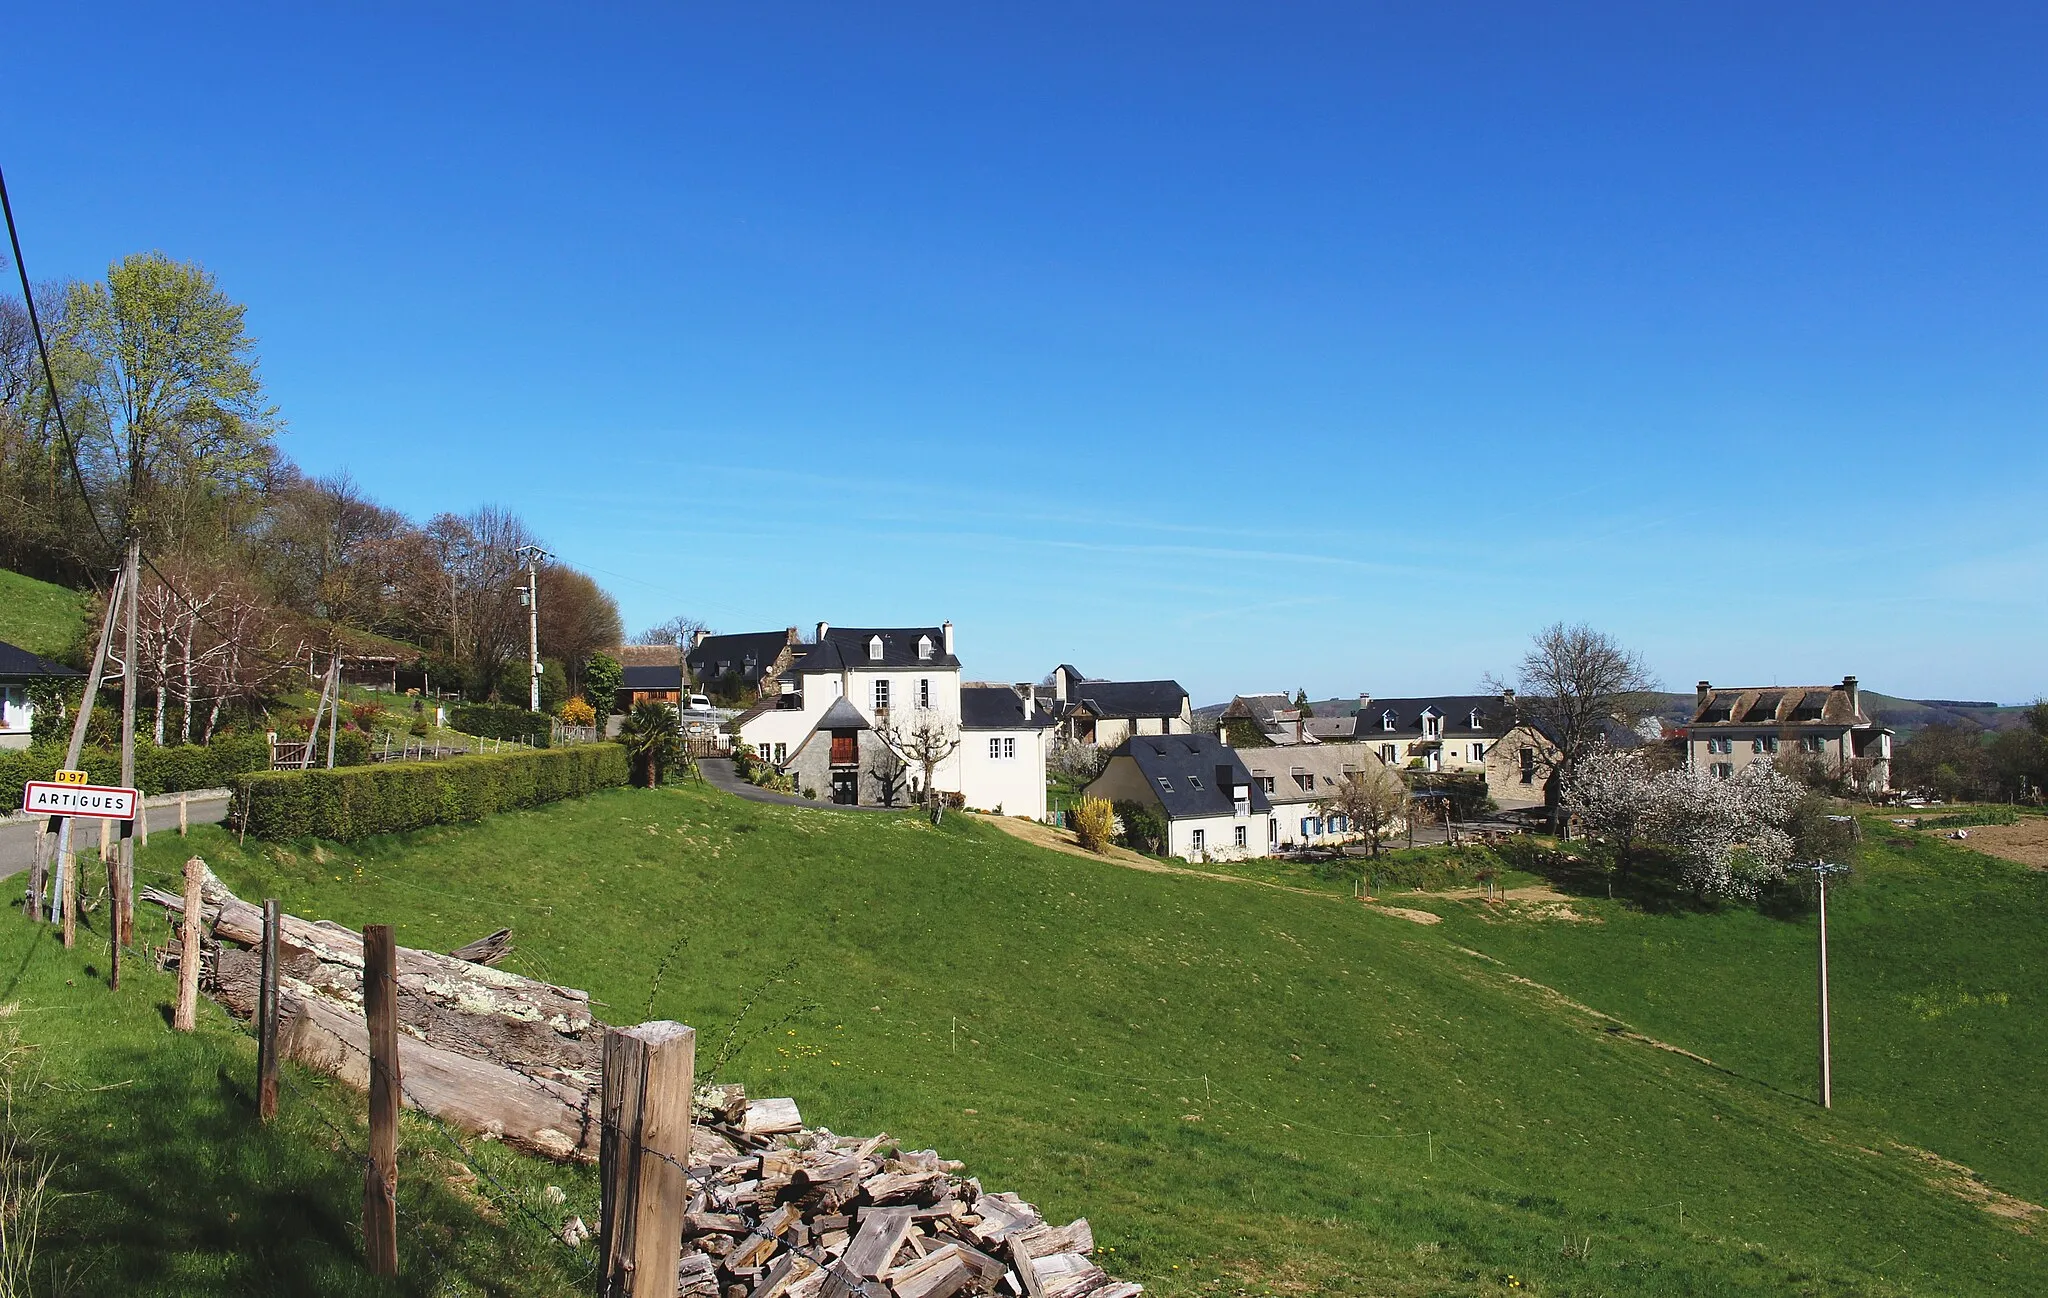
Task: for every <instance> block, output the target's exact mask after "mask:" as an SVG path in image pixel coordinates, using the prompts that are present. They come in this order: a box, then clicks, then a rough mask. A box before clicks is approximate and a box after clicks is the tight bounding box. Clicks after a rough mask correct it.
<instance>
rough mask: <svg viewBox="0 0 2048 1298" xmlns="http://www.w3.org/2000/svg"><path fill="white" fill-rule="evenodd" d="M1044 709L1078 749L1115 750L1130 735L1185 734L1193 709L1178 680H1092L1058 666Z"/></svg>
mask: <svg viewBox="0 0 2048 1298" xmlns="http://www.w3.org/2000/svg"><path fill="white" fill-rule="evenodd" d="M1042 702H1044V703H1045V705H1046V706H1047V709H1048V710H1049V711H1051V712H1052V713H1053V714H1054V716H1055V717H1056V718H1057V719H1058V722H1059V730H1060V733H1061V734H1063V735H1064V736H1066V737H1067V738H1068V739H1071V740H1073V741H1075V742H1076V743H1082V744H1095V745H1097V746H1099V747H1102V748H1114V747H1116V746H1117V745H1118V744H1121V743H1123V741H1124V740H1126V739H1129V738H1130V737H1131V736H1133V735H1184V734H1187V733H1188V732H1189V731H1191V730H1193V729H1194V728H1195V718H1194V709H1193V708H1192V707H1191V706H1190V704H1189V701H1188V692H1187V691H1186V690H1184V689H1182V688H1181V686H1180V682H1179V681H1170V680H1164V681H1104V680H1090V679H1089V678H1088V677H1086V676H1083V675H1082V674H1081V673H1080V671H1079V669H1077V668H1075V667H1073V666H1072V665H1071V664H1068V663H1061V664H1060V665H1059V666H1058V667H1055V668H1054V669H1053V673H1052V690H1051V697H1050V698H1049V699H1043V700H1042Z"/></svg>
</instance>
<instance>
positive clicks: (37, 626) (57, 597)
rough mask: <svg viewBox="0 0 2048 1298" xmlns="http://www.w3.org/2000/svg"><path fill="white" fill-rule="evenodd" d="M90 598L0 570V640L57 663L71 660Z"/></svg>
mask: <svg viewBox="0 0 2048 1298" xmlns="http://www.w3.org/2000/svg"><path fill="white" fill-rule="evenodd" d="M90 602H91V597H90V596H88V595H87V594H86V593H85V592H84V591H77V590H71V589H69V588H67V587H64V586H52V585H51V584H50V583H49V582H46V581H37V580H36V579H35V578H33V577H24V576H22V575H21V574H20V573H18V572H9V571H7V570H6V569H5V568H0V640H4V641H6V642H7V643H8V644H11V645H17V646H19V647H20V648H23V649H26V650H28V651H29V652H30V653H33V654H41V655H42V656H43V657H45V658H55V659H58V660H60V661H62V660H65V659H68V658H70V657H72V656H73V650H74V649H75V648H76V647H77V644H78V638H79V636H80V635H81V634H82V633H83V632H84V631H85V618H86V610H87V606H88V605H89V603H90Z"/></svg>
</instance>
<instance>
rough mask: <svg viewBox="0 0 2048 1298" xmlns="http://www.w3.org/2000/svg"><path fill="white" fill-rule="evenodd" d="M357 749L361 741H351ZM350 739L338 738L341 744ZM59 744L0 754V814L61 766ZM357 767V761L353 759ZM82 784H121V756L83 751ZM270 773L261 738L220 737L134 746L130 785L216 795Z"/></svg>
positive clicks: (115, 750) (112, 751)
mask: <svg viewBox="0 0 2048 1298" xmlns="http://www.w3.org/2000/svg"><path fill="white" fill-rule="evenodd" d="M353 737H354V738H355V739H357V740H358V743H359V744H360V741H361V738H362V737H361V736H360V735H358V736H353ZM348 738H350V736H346V735H345V736H343V739H344V740H346V739H348ZM64 747H65V746H64V745H63V744H36V745H34V746H33V747H30V748H17V749H6V750H0V810H4V811H19V810H21V786H22V785H24V784H26V783H28V782H29V781H30V780H47V779H49V778H50V777H52V776H53V775H55V774H56V773H57V771H58V768H60V767H62V766H63V765H64ZM345 747H346V744H345V743H344V744H340V745H337V746H336V760H341V759H342V758H343V757H344V756H345V755H346V754H345V753H344V752H343V751H342V750H343V749H344V748H345ZM357 760H358V761H360V760H362V758H361V757H360V756H358V757H357ZM79 766H80V767H82V768H83V769H84V771H85V773H86V778H87V779H89V780H91V781H92V782H93V783H94V784H119V783H120V782H121V750H120V749H118V748H107V747H102V746H99V745H88V746H87V747H86V749H85V751H84V753H83V755H82V757H81V759H80V761H79ZM269 768H270V744H269V743H268V741H266V740H265V739H264V738H263V736H262V735H223V736H221V737H220V738H218V739H216V740H214V741H213V742H212V743H210V744H178V745H174V746H170V747H165V748H158V747H157V746H156V745H155V744H152V743H147V742H138V743H137V744H136V745H135V783H136V784H137V785H138V786H140V787H141V789H142V791H143V793H145V794H158V793H182V792H184V791H185V790H188V789H218V788H224V787H226V786H228V785H232V784H233V783H234V782H235V779H236V777H237V776H241V775H245V774H247V773H249V772H251V771H263V770H268V769H269Z"/></svg>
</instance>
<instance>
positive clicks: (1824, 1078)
mask: <svg viewBox="0 0 2048 1298" xmlns="http://www.w3.org/2000/svg"><path fill="white" fill-rule="evenodd" d="M1792 868H1793V869H1795V870H1811V871H1812V872H1813V881H1814V883H1815V884H1816V885H1817V886H1818V887H1819V888H1820V1107H1822V1108H1823V1109H1832V1108H1834V1107H1835V1076H1834V1063H1833V1061H1832V1059H1831V1058H1830V1051H1829V1048H1828V876H1829V875H1831V874H1847V873H1848V872H1849V867H1848V866H1846V865H1836V864H1834V863H1833V862H1830V861H1814V862H1812V863H1810V864H1807V865H1795V866H1793V867H1792Z"/></svg>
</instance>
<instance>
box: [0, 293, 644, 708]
mask: <svg viewBox="0 0 2048 1298" xmlns="http://www.w3.org/2000/svg"><path fill="white" fill-rule="evenodd" d="M36 305H37V310H38V313H39V314H40V316H41V319H42V324H43V332H44V337H45V339H46V341H47V344H48V348H49V370H48V373H47V374H46V371H45V369H44V365H43V360H42V357H41V355H40V354H39V353H38V350H37V347H36V342H35V337H34V332H33V330H32V329H31V324H30V319H29V315H28V312H27V310H26V308H25V305H24V304H23V303H21V302H18V301H14V300H11V299H9V300H4V301H0V566H4V567H7V568H10V569H13V570H15V571H17V572H22V573H26V574H29V575H31V576H35V577H39V578H41V579H43V580H46V581H54V582H58V583H61V584H64V585H69V586H72V587H76V588H93V589H96V590H99V591H101V592H104V590H105V589H106V586H107V580H108V574H109V572H110V571H111V570H112V569H113V568H114V567H116V566H117V565H118V563H119V550H120V547H121V545H122V543H123V541H124V539H125V538H126V537H128V536H129V535H131V534H132V535H134V536H137V537H139V538H140V539H141V542H142V547H143V553H144V555H145V556H147V557H148V559H149V561H150V565H151V566H150V567H149V568H146V569H145V571H144V574H143V581H142V584H141V586H140V593H139V599H140V603H141V606H142V607H141V615H140V617H139V618H138V627H139V629H140V632H141V653H140V655H139V656H140V658H141V659H142V661H141V664H140V671H141V679H142V682H143V685H144V688H145V690H146V696H145V699H144V704H145V706H146V707H148V708H149V713H148V715H149V718H150V724H151V726H152V727H153V729H154V731H155V737H156V738H157V739H158V741H159V742H166V741H172V740H178V739H184V740H202V739H204V738H205V737H206V736H207V735H208V734H210V733H211V732H212V730H213V729H214V728H216V727H217V726H218V725H220V724H221V722H222V720H223V717H224V716H232V715H235V714H237V713H238V712H246V711H248V710H249V709H252V708H256V707H260V706H261V705H262V704H263V702H264V701H265V700H267V699H270V698H273V697H275V696H276V695H277V694H278V693H280V692H283V691H284V690H286V689H288V688H292V687H294V686H296V685H298V684H302V683H303V681H304V677H303V676H302V675H299V674H296V672H297V669H303V668H305V667H307V666H309V665H311V664H314V663H316V662H317V663H318V664H319V665H320V666H323V667H324V661H325V657H326V655H327V654H329V653H331V652H335V651H340V652H344V653H347V652H351V651H354V652H373V653H386V654H396V655H397V656H399V657H400V659H401V660H402V665H403V666H404V667H405V668H406V669H408V670H412V671H421V672H424V673H425V675H426V678H427V679H428V680H429V681H431V683H432V684H433V685H434V686H435V687H436V688H441V689H453V690H458V691H460V692H461V693H462V694H464V695H465V696H467V697H470V698H472V699H478V700H496V699H498V698H501V697H502V698H505V699H507V700H510V701H519V702H523V701H524V700H525V698H526V696H527V685H526V679H527V665H526V649H527V643H526V641H527V616H526V610H525V607H524V605H523V603H522V601H521V597H520V587H521V586H522V585H523V584H524V578H525V570H524V564H523V562H522V561H521V558H520V553H519V551H520V547H521V546H525V545H530V544H534V543H535V542H536V541H537V538H536V536H535V535H534V533H533V531H532V529H531V528H530V527H529V526H528V525H527V524H526V523H525V521H524V520H522V519H521V518H520V517H519V516H518V514H517V513H515V512H514V511H512V510H509V509H506V508H502V507H499V506H495V505H483V506H479V507H477V508H475V509H472V510H470V511H468V512H466V513H457V512H445V513H440V514H436V515H434V516H433V517H431V518H429V519H427V520H425V521H424V522H420V521H416V520H414V519H411V518H408V517H406V516H405V515H404V514H402V513H400V512H399V511H397V510H395V509H392V508H390V507H388V506H385V505H382V504H379V503H378V502H377V501H375V500H374V499H372V498H371V497H370V495H369V494H368V493H367V492H366V491H365V490H364V489H363V488H362V487H361V485H360V484H358V483H357V482H356V481H355V480H354V479H352V478H351V477H350V476H349V475H348V474H347V473H345V472H343V473H335V474H330V475H313V474H308V473H307V472H305V471H304V470H302V469H301V468H300V467H299V466H298V465H296V464H294V463H293V462H292V460H291V458H290V457H289V456H287V455H286V454H285V453H284V452H283V451H282V450H281V449H280V447H279V446H278V440H277V439H278V435H279V434H280V433H281V432H282V431H284V427H285V423H284V419H283V416H282V414H281V413H280V412H279V411H278V409H277V408H276V407H275V406H274V405H272V404H271V403H270V402H269V400H268V395H267V393H266V390H265V388H264V384H263V380H262V376H261V371H260V366H259V358H258V355H257V349H256V340H255V339H254V338H252V337H251V336H250V335H249V333H248V330H247V326H246V320H245V314H246V313H245V308H244V307H243V305H242V304H241V303H239V302H236V301H234V300H233V299H232V298H230V297H229V296H228V295H227V293H226V292H225V291H223V290H222V288H221V287H220V285H219V283H218V282H217V281H216V280H215V278H214V276H213V275H212V274H211V273H210V272H209V271H207V270H206V269H205V268H204V267H202V266H198V265H195V264H191V263H186V262H179V261H176V260H173V259H172V258H170V257H168V256H166V255H164V254H163V253H160V252H149V253H137V254H134V255H131V256H128V257H124V258H122V259H120V260H119V261H116V262H115V263H113V265H111V266H110V267H109V268H108V271H107V275H106V278H105V279H104V280H99V281H93V282H70V283H54V284H46V285H44V286H42V287H41V288H40V289H39V290H38V291H37V293H36ZM52 378H54V388H53V386H52V382H51V379H52ZM538 585H539V595H540V614H541V616H540V630H539V641H540V648H541V653H542V655H543V657H544V658H546V659H548V660H549V661H550V664H551V665H550V668H549V670H548V673H547V674H546V676H545V677H544V680H543V684H544V695H545V696H546V697H545V701H546V702H550V703H552V702H558V701H559V700H560V699H562V698H564V697H566V696H568V695H569V694H571V693H573V692H575V691H577V690H579V689H581V688H582V687H583V686H584V683H585V682H584V681H583V679H582V678H583V674H584V671H585V667H586V664H587V663H588V662H589V660H590V658H591V656H592V655H593V654H595V653H596V652H597V651H598V650H600V649H602V648H604V647H606V646H609V645H614V644H617V643H618V642H619V640H620V637H621V627H620V623H619V613H618V605H617V603H616V602H615V601H614V600H613V599H612V597H611V596H610V595H608V594H607V593H606V592H605V591H604V590H603V589H602V588H601V587H599V586H598V584H597V583H596V582H595V581H594V580H592V579H591V578H590V577H589V576H588V575H586V574H584V573H581V572H578V571H577V570H575V569H574V568H571V567H568V566H566V565H563V564H559V563H552V562H551V563H547V564H545V565H543V566H542V567H541V568H540V570H539V573H538ZM92 630H93V628H88V635H90V634H91V632H92ZM393 641H395V642H397V644H396V645H393V644H391V643H389V642H393Z"/></svg>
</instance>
